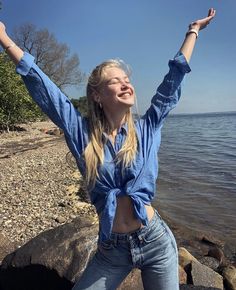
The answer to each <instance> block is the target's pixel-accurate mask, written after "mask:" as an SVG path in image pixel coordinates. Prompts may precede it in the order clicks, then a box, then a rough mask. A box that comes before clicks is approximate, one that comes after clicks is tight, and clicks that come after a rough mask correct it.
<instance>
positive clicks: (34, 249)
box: [0, 218, 98, 290]
mask: <svg viewBox="0 0 236 290" xmlns="http://www.w3.org/2000/svg"><path fill="white" fill-rule="evenodd" d="M97 231H98V228H97V225H93V224H92V222H91V221H90V220H89V219H88V218H86V219H82V218H76V219H75V220H74V221H73V222H72V223H69V224H65V225H62V226H59V227H57V228H55V229H52V230H48V231H46V232H43V233H41V234H39V235H38V236H37V237H36V238H34V239H32V240H30V241H29V242H28V243H26V244H25V245H24V246H22V247H21V248H19V249H18V250H16V251H15V252H13V253H12V254H10V255H8V256H6V257H5V259H4V260H3V262H2V268H1V273H0V289H4V290H13V289H17V290H19V289H22V290H31V289H34V290H36V289H37V290H40V289H44V290H54V289H55V290H60V289H61V290H66V289H68V290H69V289H71V288H72V285H73V283H74V281H75V278H76V277H79V276H80V275H81V273H82V272H83V270H84V268H85V267H86V265H87V262H88V261H89V259H90V258H91V257H92V256H93V254H94V252H95V249H96V241H97ZM26 281H27V283H26ZM35 281H37V283H36V285H35ZM16 285H17V286H16ZM1 287H2V288H1Z"/></svg>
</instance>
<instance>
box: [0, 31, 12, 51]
mask: <svg viewBox="0 0 236 290" xmlns="http://www.w3.org/2000/svg"><path fill="white" fill-rule="evenodd" d="M13 43H14V42H13V41H12V40H11V38H10V37H9V36H8V35H7V33H6V32H3V33H0V44H1V46H2V48H3V49H4V50H5V49H6V48H7V47H8V46H11V45H12V44H13Z"/></svg>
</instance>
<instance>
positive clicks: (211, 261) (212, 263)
mask: <svg viewBox="0 0 236 290" xmlns="http://www.w3.org/2000/svg"><path fill="white" fill-rule="evenodd" d="M199 262H200V263H201V264H203V265H205V266H207V267H209V268H211V269H212V270H214V271H216V270H217V269H218V268H219V265H220V262H219V261H218V260H217V259H216V258H213V257H208V256H206V257H202V258H201V259H199Z"/></svg>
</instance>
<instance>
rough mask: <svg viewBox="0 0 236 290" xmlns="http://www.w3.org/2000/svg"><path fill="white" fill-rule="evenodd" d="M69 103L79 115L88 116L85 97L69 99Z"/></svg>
mask: <svg viewBox="0 0 236 290" xmlns="http://www.w3.org/2000/svg"><path fill="white" fill-rule="evenodd" d="M71 103H72V104H73V105H74V107H75V108H76V109H77V110H78V111H79V112H80V113H81V115H82V116H87V115H88V101H87V97H81V98H79V99H71Z"/></svg>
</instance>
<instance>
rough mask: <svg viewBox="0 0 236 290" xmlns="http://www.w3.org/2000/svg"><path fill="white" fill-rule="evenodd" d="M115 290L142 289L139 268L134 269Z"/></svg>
mask: <svg viewBox="0 0 236 290" xmlns="http://www.w3.org/2000/svg"><path fill="white" fill-rule="evenodd" d="M117 290H143V282H142V278H141V272H140V270H138V269H134V270H133V271H132V272H131V273H130V274H129V275H128V276H127V277H126V279H125V280H124V281H123V282H122V283H121V285H120V286H119V287H118V288H117Z"/></svg>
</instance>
